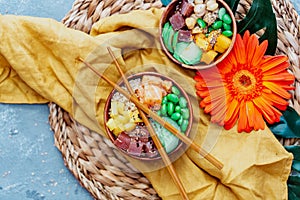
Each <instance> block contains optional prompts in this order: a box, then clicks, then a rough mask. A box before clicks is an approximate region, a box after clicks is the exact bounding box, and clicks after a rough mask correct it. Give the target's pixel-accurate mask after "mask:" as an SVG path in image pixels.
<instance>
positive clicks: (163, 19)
mask: <svg viewBox="0 0 300 200" xmlns="http://www.w3.org/2000/svg"><path fill="white" fill-rule="evenodd" d="M179 1H182V0H172V1H171V2H170V3H169V4H168V5H167V7H166V8H165V9H164V11H163V13H162V16H161V18H160V20H159V41H160V44H161V46H162V49H163V51H164V52H165V54H166V55H167V56H168V58H170V59H171V60H172V61H173V62H174V63H176V64H178V65H180V66H182V67H184V68H187V69H196V70H201V69H207V68H211V67H213V66H216V65H217V64H219V63H220V62H221V61H223V60H224V59H225V58H226V57H227V56H228V54H229V53H230V52H231V51H232V49H233V46H234V43H235V40H236V35H237V24H236V20H235V16H234V14H233V12H232V10H231V9H230V7H229V5H228V4H227V3H226V2H225V1H223V0H216V1H217V2H219V3H221V4H222V6H224V7H225V9H226V11H227V13H228V14H229V15H230V17H231V19H232V25H233V27H232V32H233V35H232V37H231V44H230V46H229V47H228V49H227V50H226V51H225V52H224V53H222V54H221V55H220V56H219V58H218V59H217V60H216V61H214V62H212V63H210V64H197V65H187V64H184V63H181V62H180V61H178V60H177V59H175V58H174V57H173V55H172V54H171V53H170V52H169V51H168V49H167V48H166V46H165V44H164V42H163V38H162V30H163V24H164V23H165V22H166V20H167V16H168V12H169V10H173V8H174V7H175V6H176V5H177V4H178V2H179Z"/></svg>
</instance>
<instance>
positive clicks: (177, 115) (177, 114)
mask: <svg viewBox="0 0 300 200" xmlns="http://www.w3.org/2000/svg"><path fill="white" fill-rule="evenodd" d="M180 116H181V115H180V113H177V112H174V113H173V114H172V115H171V119H173V120H174V121H177V120H179V119H180Z"/></svg>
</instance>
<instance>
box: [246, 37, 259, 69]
mask: <svg viewBox="0 0 300 200" xmlns="http://www.w3.org/2000/svg"><path fill="white" fill-rule="evenodd" d="M257 47H258V39H257V37H256V36H255V35H254V34H252V35H251V36H250V37H249V40H248V43H247V45H246V51H247V62H248V63H252V60H253V57H254V55H255V52H256V50H257Z"/></svg>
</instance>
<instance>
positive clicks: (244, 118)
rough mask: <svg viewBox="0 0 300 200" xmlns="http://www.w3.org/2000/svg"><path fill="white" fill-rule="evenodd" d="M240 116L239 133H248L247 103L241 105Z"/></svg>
mask: <svg viewBox="0 0 300 200" xmlns="http://www.w3.org/2000/svg"><path fill="white" fill-rule="evenodd" d="M239 114H240V116H239V119H238V132H242V131H246V129H247V126H248V118H247V111H246V106H245V102H242V103H241V105H240V112H239Z"/></svg>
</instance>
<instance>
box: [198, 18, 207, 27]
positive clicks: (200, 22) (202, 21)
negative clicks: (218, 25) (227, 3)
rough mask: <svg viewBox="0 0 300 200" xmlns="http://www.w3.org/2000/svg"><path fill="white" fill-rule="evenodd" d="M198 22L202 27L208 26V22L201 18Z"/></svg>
mask: <svg viewBox="0 0 300 200" xmlns="http://www.w3.org/2000/svg"><path fill="white" fill-rule="evenodd" d="M197 23H198V24H199V26H200V28H205V27H206V22H205V21H204V20H203V19H201V18H199V19H197Z"/></svg>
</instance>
